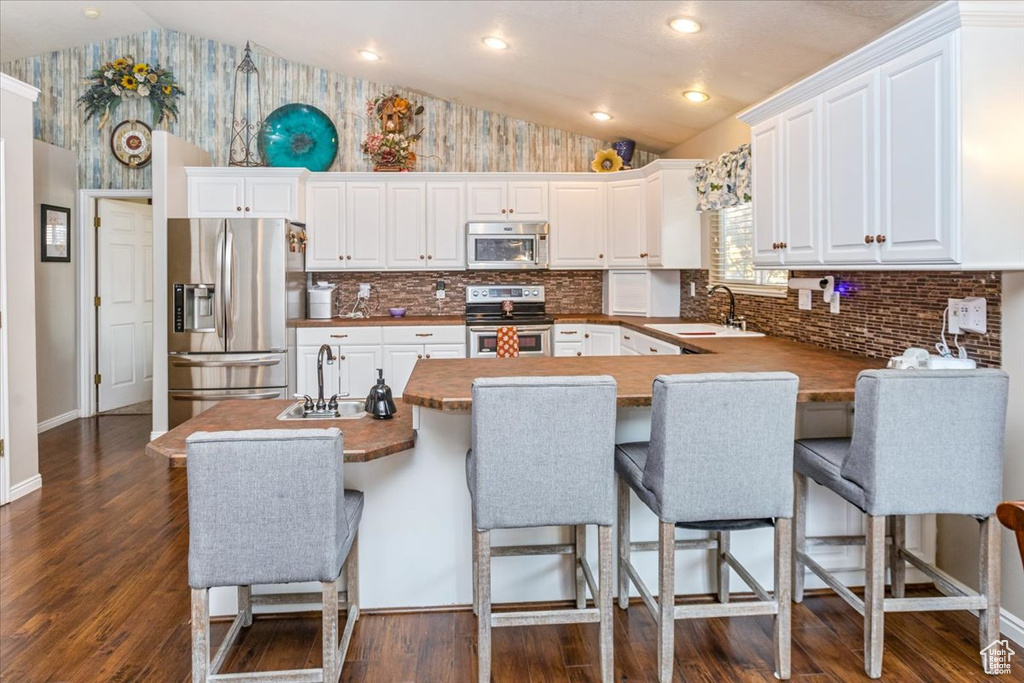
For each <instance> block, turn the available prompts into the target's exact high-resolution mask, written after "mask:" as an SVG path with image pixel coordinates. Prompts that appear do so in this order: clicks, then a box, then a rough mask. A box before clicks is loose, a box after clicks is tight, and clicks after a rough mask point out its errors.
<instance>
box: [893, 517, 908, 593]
mask: <svg viewBox="0 0 1024 683" xmlns="http://www.w3.org/2000/svg"><path fill="white" fill-rule="evenodd" d="M889 519H890V520H891V525H892V545H891V546H889V578H890V581H891V582H892V597H894V598H902V597H904V596H905V595H906V587H907V563H906V562H904V561H903V558H902V557H900V551H901V550H903V547H904V546H905V545H906V544H907V518H906V516H904V515H893V516H892V517H890V518H889Z"/></svg>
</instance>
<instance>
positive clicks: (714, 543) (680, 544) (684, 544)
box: [629, 537, 718, 552]
mask: <svg viewBox="0 0 1024 683" xmlns="http://www.w3.org/2000/svg"><path fill="white" fill-rule="evenodd" d="M716 548H718V539H717V538H714V537H712V538H687V539H680V540H677V541H676V550H715V549H716ZM629 549H630V550H631V551H633V552H656V551H657V550H658V542H657V541H635V542H633V543H630V544H629Z"/></svg>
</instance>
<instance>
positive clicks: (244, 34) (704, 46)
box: [0, 0, 935, 152]
mask: <svg viewBox="0 0 1024 683" xmlns="http://www.w3.org/2000/svg"><path fill="white" fill-rule="evenodd" d="M933 4H935V2H934V1H933V0H868V1H853V0H774V1H767V0H750V1H743V0H729V1H723V0H718V1H709V0H690V1H684V2H655V1H644V2H639V1H634V2H610V1H600V0H592V1H586V2H584V1H580V0H571V1H558V0H548V1H535V2H530V1H521V0H520V1H502V2H482V1H477V2H433V1H426V0H416V1H411V2H407V1H390V2H380V1H371V0H357V1H350V2H310V1H302V0H291V1H288V2H285V1H263V2H229V1H225V0H203V1H188V0H136V1H134V2H114V1H109V0H104V1H99V0H81V1H76V0H60V1H55V2H46V1H41V0H31V1H21V0H3V2H2V3H0V62H4V61H7V60H10V59H14V58H20V57H26V56H31V55H36V54H40V53H43V52H48V51H51V50H58V49H62V48H67V47H75V46H78V45H85V44H89V43H93V42H97V41H100V40H106V39H109V38H114V37H117V36H121V35H126V34H130V33H135V32H140V31H145V30H150V29H154V28H166V29H172V30H176V31H182V32H184V33H189V34H193V35H197V36H202V37H205V38H210V39H213V40H217V41H220V42H223V43H229V44H235V45H243V44H244V43H245V42H246V40H251V41H253V42H254V43H255V44H258V46H259V49H261V50H264V51H267V52H269V53H271V54H275V55H277V56H280V57H283V58H285V59H288V60H293V61H298V62H303V63H307V64H311V65H315V66H320V67H324V68H328V69H331V70H334V71H338V72H341V73H344V74H347V75H350V76H356V77H360V78H366V79H369V80H373V81H377V82H381V83H390V84H394V85H400V86H403V87H407V88H412V89H414V90H419V91H422V92H425V93H428V94H430V95H433V96H436V97H440V98H443V99H448V100H454V101H457V102H461V103H463V104H466V105H469V106H472V107H477V108H480V109H486V110H490V111H496V112H500V113H502V114H506V115H510V116H515V117H518V118H522V119H526V120H528V121H533V122H536V123H539V124H544V125H550V126H555V127H558V128H562V129H565V130H570V131H574V132H578V133H583V134H586V135H592V136H594V137H597V138H601V139H612V138H618V137H631V138H633V139H635V140H637V142H638V143H639V145H640V146H641V147H643V148H645V149H649V150H651V151H655V152H661V151H664V150H666V149H668V148H670V147H672V146H674V145H677V144H679V143H682V142H684V141H686V140H688V139H689V138H691V137H693V136H694V135H696V134H697V133H699V132H700V131H702V130H704V129H706V128H709V127H710V126H712V125H714V124H715V123H717V122H719V121H721V120H722V119H724V118H726V117H728V116H730V115H732V114H734V113H736V112H737V111H739V110H741V109H743V108H745V107H747V106H749V105H751V104H753V103H755V102H757V101H759V100H761V99H763V98H764V97H766V96H767V95H769V94H771V93H772V92H774V91H776V90H778V89H779V88H781V87H783V86H785V85H787V84H789V83H791V82H793V81H795V80H798V79H800V78H801V77H803V76H805V75H807V74H809V73H812V72H814V71H816V70H817V69H819V68H821V67H823V66H825V65H826V64H828V63H829V62H831V61H833V60H835V59H836V58H837V57H840V56H842V55H844V54H846V53H848V52H851V51H852V50H854V49H856V48H857V47H860V46H861V45H864V44H865V43H868V42H870V41H871V40H872V39H874V38H875V37H877V36H879V35H881V34H882V33H884V32H886V31H887V30H889V29H890V28H892V27H894V26H896V25H897V24H900V23H902V22H903V21H905V20H907V19H908V18H910V17H912V16H915V15H916V14H919V13H920V12H921V11H923V10H924V9H926V8H928V7H929V6H931V5H933ZM87 7H94V8H96V9H98V10H99V11H100V14H99V17H98V18H97V19H87V18H86V17H85V16H84V15H83V12H82V10H83V9H85V8H87ZM679 16H684V17H690V18H692V19H695V20H696V21H698V22H699V23H700V24H701V26H702V30H701V31H700V32H698V33H693V34H681V33H677V32H675V31H673V30H672V29H670V28H669V27H668V20H669V19H670V18H673V17H679ZM485 36H497V37H500V38H502V39H503V40H505V41H506V42H507V43H508V45H509V47H508V49H506V50H501V51H498V50H492V49H490V48H488V47H485V46H484V45H483V43H482V42H481V39H482V38H483V37H485ZM364 48H365V49H370V50H372V51H374V52H376V53H378V54H379V55H380V57H381V59H380V60H379V61H376V62H369V61H366V60H364V59H362V58H361V57H360V56H359V54H358V52H357V51H358V50H360V49H364ZM687 89H697V90H702V91H705V92H706V93H708V95H710V100H708V101H707V102H704V103H700V104H694V103H690V102H688V101H687V100H685V99H684V98H683V97H682V92H683V91H684V90H687ZM592 111H605V112H608V113H609V114H611V116H612V117H613V118H612V119H611V120H610V121H606V122H599V121H597V120H595V119H594V118H593V117H592V116H591V115H590V112H592Z"/></svg>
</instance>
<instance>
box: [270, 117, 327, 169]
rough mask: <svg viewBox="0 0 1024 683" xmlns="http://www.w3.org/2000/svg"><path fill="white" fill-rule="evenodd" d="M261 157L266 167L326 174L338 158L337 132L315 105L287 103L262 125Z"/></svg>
mask: <svg viewBox="0 0 1024 683" xmlns="http://www.w3.org/2000/svg"><path fill="white" fill-rule="evenodd" d="M260 154H261V155H262V156H263V160H264V162H265V163H266V164H267V166H278V167H290V168H295V167H299V166H302V167H304V168H307V169H309V170H310V171H314V172H315V171H326V170H327V169H328V168H330V167H331V164H333V163H334V157H336V156H337V155H338V129H337V128H335V127H334V124H333V123H332V122H331V120H330V119H329V118H328V117H327V114H325V113H323V112H322V111H320V110H319V109H317V108H316V107H314V106H312V105H309V104H286V105H284V106H283V107H278V108H277V109H275V110H274V111H273V112H271V114H270V116H268V117H267V118H266V120H265V121H264V122H263V128H262V130H261V131H260Z"/></svg>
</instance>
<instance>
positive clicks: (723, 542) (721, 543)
mask: <svg viewBox="0 0 1024 683" xmlns="http://www.w3.org/2000/svg"><path fill="white" fill-rule="evenodd" d="M717 552H718V602H729V573H730V572H729V563H728V562H726V561H725V554H726V553H727V552H729V532H728V531H719V532H718V551H717Z"/></svg>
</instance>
